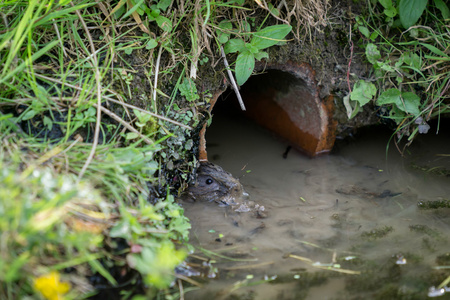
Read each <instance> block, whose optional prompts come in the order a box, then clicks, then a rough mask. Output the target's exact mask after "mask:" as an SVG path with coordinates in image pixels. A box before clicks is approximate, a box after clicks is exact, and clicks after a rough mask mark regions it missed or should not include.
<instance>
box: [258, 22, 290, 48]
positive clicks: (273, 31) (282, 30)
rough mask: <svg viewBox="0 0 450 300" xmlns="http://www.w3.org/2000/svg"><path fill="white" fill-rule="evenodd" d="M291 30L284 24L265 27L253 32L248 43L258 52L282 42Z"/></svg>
mask: <svg viewBox="0 0 450 300" xmlns="http://www.w3.org/2000/svg"><path fill="white" fill-rule="evenodd" d="M291 30H292V26H290V25H286V24H282V25H273V26H267V27H265V28H263V29H261V30H260V31H258V32H255V33H254V34H253V38H252V41H251V42H250V43H251V44H252V45H253V46H255V47H256V48H258V49H259V50H262V49H266V48H268V47H270V46H273V45H275V44H277V43H278V42H280V41H283V39H284V38H285V37H286V35H287V34H288V33H289V32H291Z"/></svg>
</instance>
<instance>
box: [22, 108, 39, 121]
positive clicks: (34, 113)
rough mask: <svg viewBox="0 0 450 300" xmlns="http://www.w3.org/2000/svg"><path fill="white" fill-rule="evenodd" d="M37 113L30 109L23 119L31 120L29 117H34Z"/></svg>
mask: <svg viewBox="0 0 450 300" xmlns="http://www.w3.org/2000/svg"><path fill="white" fill-rule="evenodd" d="M35 115H36V111H35V110H32V109H30V110H28V111H27V112H26V113H25V114H24V115H23V117H22V121H26V120H29V119H31V118H33V117H34V116H35Z"/></svg>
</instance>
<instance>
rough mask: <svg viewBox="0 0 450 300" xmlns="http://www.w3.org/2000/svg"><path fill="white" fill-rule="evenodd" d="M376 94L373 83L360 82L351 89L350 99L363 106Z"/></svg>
mask: <svg viewBox="0 0 450 300" xmlns="http://www.w3.org/2000/svg"><path fill="white" fill-rule="evenodd" d="M376 93H377V88H376V87H375V85H374V84H373V83H369V82H366V81H364V80H360V81H358V82H357V83H356V84H355V86H354V87H353V91H352V93H351V94H350V99H351V100H353V101H357V102H359V104H360V106H364V105H366V104H367V103H368V102H369V101H370V100H372V98H373V96H375V94H376Z"/></svg>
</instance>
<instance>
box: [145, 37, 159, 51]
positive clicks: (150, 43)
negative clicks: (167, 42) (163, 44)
mask: <svg viewBox="0 0 450 300" xmlns="http://www.w3.org/2000/svg"><path fill="white" fill-rule="evenodd" d="M156 46H158V42H157V41H156V40H155V39H151V40H150V41H148V43H147V45H145V48H146V49H147V50H150V49H153V48H155V47H156Z"/></svg>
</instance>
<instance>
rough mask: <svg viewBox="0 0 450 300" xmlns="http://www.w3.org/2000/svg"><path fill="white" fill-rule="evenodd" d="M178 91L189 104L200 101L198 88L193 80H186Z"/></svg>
mask: <svg viewBox="0 0 450 300" xmlns="http://www.w3.org/2000/svg"><path fill="white" fill-rule="evenodd" d="M178 89H179V90H180V93H181V95H183V96H184V97H186V100H187V101H189V102H192V101H195V100H197V99H200V96H199V95H198V94H197V87H196V85H195V83H194V81H192V79H191V78H185V79H184V80H183V83H181V84H180V85H179V87H178Z"/></svg>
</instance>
